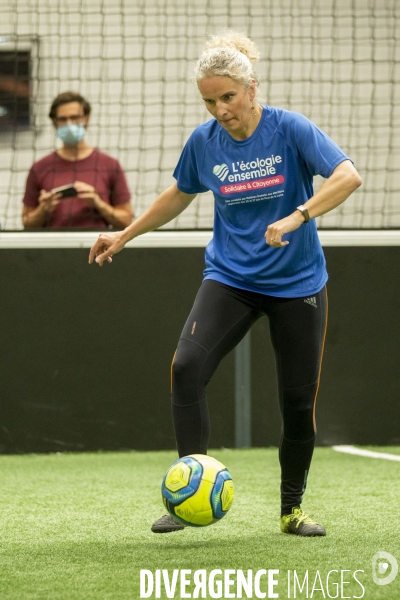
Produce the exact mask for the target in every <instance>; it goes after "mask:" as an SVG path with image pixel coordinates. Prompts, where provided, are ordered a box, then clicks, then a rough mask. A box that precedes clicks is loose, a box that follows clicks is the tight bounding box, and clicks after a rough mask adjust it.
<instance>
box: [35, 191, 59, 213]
mask: <svg viewBox="0 0 400 600" xmlns="http://www.w3.org/2000/svg"><path fill="white" fill-rule="evenodd" d="M59 202H60V198H59V197H58V195H57V194H54V192H53V190H51V191H50V192H46V190H40V194H39V206H40V207H41V208H42V210H43V211H44V212H45V213H46V214H50V213H52V212H53V210H54V209H55V207H56V206H57V204H58V203H59Z"/></svg>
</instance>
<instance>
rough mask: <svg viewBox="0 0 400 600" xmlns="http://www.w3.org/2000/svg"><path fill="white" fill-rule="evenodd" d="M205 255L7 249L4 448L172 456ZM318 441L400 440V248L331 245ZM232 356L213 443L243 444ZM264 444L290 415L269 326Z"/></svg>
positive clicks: (262, 329)
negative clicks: (180, 369) (173, 378)
mask: <svg viewBox="0 0 400 600" xmlns="http://www.w3.org/2000/svg"><path fill="white" fill-rule="evenodd" d="M203 254H204V250H203V249H200V248H191V249H179V248H171V249H167V248H160V249H126V250H124V251H123V252H122V253H121V254H119V255H118V256H116V257H115V259H114V263H113V264H112V265H111V266H110V265H105V266H104V267H103V268H99V267H98V266H97V265H91V266H88V264H87V255H88V252H87V250H65V249H54V250H45V249H43V250H33V249H32V250H23V249H21V250H2V251H1V263H0V285H1V288H0V289H1V292H0V294H1V300H0V305H1V310H0V323H1V328H0V332H1V346H0V347H1V375H0V394H1V396H0V452H3V453H10V452H12V453H13V452H50V451H84V450H97V449H104V450H116V449H136V450H144V449H154V450H156V449H166V448H174V438H173V431H172V425H171V419H170V406H169V369H170V362H171V359H172V356H173V353H174V350H175V345H176V342H177V339H178V337H179V333H180V330H181V328H182V326H183V323H184V321H185V319H186V316H187V314H188V311H189V310H190V307H191V305H192V301H193V299H194V296H195V294H196V291H197V288H198V286H199V284H200V283H201V278H202V269H203ZM325 255H326V258H327V263H328V270H329V273H330V281H329V285H328V293H329V301H330V302H329V327H328V337H327V342H326V346H325V358H324V364H323V373H322V383H321V388H320V393H319V398H318V405H317V422H318V443H319V444H321V445H331V444H398V443H400V410H399V404H400V403H399V400H400V391H399V390H400V362H399V356H400V352H399V349H398V347H399V340H400V319H399V313H400V310H399V309H400V295H399V280H400V277H399V275H400V269H399V265H400V247H379V248H376V247H374V248H372V247H369V248H365V247H359V248H341V247H334V248H333V247H332V248H325ZM233 395H234V385H233V354H231V355H230V356H228V357H227V358H226V359H225V360H224V361H223V363H222V364H221V366H220V368H219V371H218V372H217V374H216V375H215V378H214V379H213V381H212V382H211V383H210V384H209V403H210V412H211V417H212V426H213V430H212V438H211V447H219V446H225V447H233V446H234V414H233ZM252 395H253V399H252V402H253V404H252V417H253V419H252V436H253V445H254V446H268V445H277V444H278V441H279V429H280V418H279V412H278V408H277V394H276V385H275V373H274V358H273V354H272V350H271V346H270V342H269V334H268V320H267V319H266V318H264V319H261V320H260V321H258V323H256V325H255V326H254V328H253V330H252Z"/></svg>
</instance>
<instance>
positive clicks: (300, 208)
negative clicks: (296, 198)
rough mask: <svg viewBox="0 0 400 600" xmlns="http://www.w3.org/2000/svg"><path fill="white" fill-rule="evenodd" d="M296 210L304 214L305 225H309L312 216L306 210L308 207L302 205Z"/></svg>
mask: <svg viewBox="0 0 400 600" xmlns="http://www.w3.org/2000/svg"><path fill="white" fill-rule="evenodd" d="M296 210H299V211H300V212H301V213H303V217H304V223H308V221H309V220H310V215H309V214H308V210H307V209H306V207H305V206H303V205H302V204H300V206H298V207H297V208H296Z"/></svg>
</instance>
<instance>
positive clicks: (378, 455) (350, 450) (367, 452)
mask: <svg viewBox="0 0 400 600" xmlns="http://www.w3.org/2000/svg"><path fill="white" fill-rule="evenodd" d="M332 450H336V452H344V453H345V454H356V455H357V456H366V457H368V458H384V459H385V460H395V461H399V462H400V455H399V454H388V453H387V452H373V451H372V450H362V449H361V448H354V446H332Z"/></svg>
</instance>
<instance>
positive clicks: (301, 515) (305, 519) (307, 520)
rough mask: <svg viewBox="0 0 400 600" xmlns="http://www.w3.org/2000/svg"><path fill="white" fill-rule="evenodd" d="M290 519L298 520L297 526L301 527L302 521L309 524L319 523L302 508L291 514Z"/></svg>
mask: <svg viewBox="0 0 400 600" xmlns="http://www.w3.org/2000/svg"><path fill="white" fill-rule="evenodd" d="M290 520H291V521H297V523H296V527H299V526H300V524H301V523H306V524H307V525H317V523H316V522H315V521H313V520H312V519H310V517H309V516H308V515H306V513H305V512H303V511H302V510H299V511H298V512H296V513H293V514H291V515H290Z"/></svg>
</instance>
